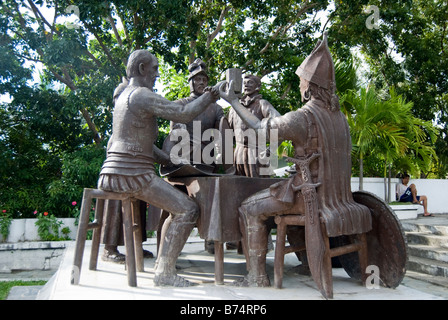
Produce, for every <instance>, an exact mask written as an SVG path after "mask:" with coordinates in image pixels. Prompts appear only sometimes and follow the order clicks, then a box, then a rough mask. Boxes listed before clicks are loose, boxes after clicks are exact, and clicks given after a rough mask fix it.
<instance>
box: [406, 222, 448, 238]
mask: <svg viewBox="0 0 448 320" xmlns="http://www.w3.org/2000/svg"><path fill="white" fill-rule="evenodd" d="M401 225H402V226H403V230H404V231H405V232H425V233H432V234H434V235H439V236H448V226H446V225H445V226H443V225H431V224H421V223H418V224H417V223H412V222H409V221H406V220H404V221H402V222H401Z"/></svg>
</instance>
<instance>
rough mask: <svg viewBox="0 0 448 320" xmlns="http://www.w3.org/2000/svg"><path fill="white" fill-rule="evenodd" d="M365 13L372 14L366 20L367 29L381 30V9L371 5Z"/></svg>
mask: <svg viewBox="0 0 448 320" xmlns="http://www.w3.org/2000/svg"><path fill="white" fill-rule="evenodd" d="M364 12H365V13H371V12H372V14H371V15H370V16H368V17H367V19H366V27H367V29H369V30H372V29H379V28H380V26H379V24H378V21H379V20H380V9H379V8H378V7H377V6H375V5H369V6H367V8H366V9H365V11H364Z"/></svg>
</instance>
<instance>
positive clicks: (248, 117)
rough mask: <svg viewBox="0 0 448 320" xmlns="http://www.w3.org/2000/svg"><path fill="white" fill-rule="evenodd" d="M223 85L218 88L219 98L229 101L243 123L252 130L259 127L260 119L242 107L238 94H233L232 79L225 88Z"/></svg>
mask: <svg viewBox="0 0 448 320" xmlns="http://www.w3.org/2000/svg"><path fill="white" fill-rule="evenodd" d="M225 87H226V86H225V85H222V86H221V87H220V88H219V95H220V96H221V98H223V99H224V100H226V101H227V102H228V103H230V105H231V106H232V108H233V109H234V110H235V112H236V113H237V114H238V115H239V116H240V117H241V119H242V120H243V121H244V123H245V124H247V125H248V126H249V128H252V129H254V130H258V129H261V121H260V120H259V119H258V118H257V117H256V116H254V115H253V114H251V113H250V112H249V111H247V109H246V108H244V107H243V106H242V104H241V103H240V100H239V98H238V96H237V95H236V94H235V90H234V83H233V80H232V81H230V83H229V85H228V86H227V90H226V89H225Z"/></svg>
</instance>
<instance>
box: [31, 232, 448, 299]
mask: <svg viewBox="0 0 448 320" xmlns="http://www.w3.org/2000/svg"><path fill="white" fill-rule="evenodd" d="M88 244H89V242H88ZM144 247H145V249H147V250H150V251H152V252H155V251H156V247H155V243H154V242H153V241H152V242H151V241H150V242H149V243H146V244H145V245H144ZM121 250H122V251H124V248H121ZM73 252H74V246H70V247H68V248H67V251H66V254H65V257H64V259H63V262H62V264H61V267H60V268H59V271H58V273H57V274H55V276H54V277H53V278H52V279H51V280H50V282H49V283H48V284H47V285H46V286H45V287H44V288H43V290H41V292H40V293H39V295H38V299H50V300H51V299H57V300H78V299H93V300H95V299H107V300H115V299H117V300H127V299H129V300H138V299H143V300H302V299H303V300H322V299H323V297H322V296H321V294H320V293H319V291H318V290H317V289H316V286H315V284H314V282H313V280H312V279H311V278H310V277H309V276H304V275H298V274H297V273H295V271H294V270H295V269H294V267H295V266H296V265H297V264H298V260H297V258H296V257H295V255H294V254H288V255H286V257H285V274H284V280H283V286H284V288H283V289H275V288H238V287H234V286H232V282H233V281H234V280H236V279H238V278H240V277H241V276H242V275H244V274H245V273H246V271H245V268H246V266H245V260H244V258H243V256H241V255H238V254H237V253H236V252H235V251H226V252H225V261H224V263H225V265H224V272H225V279H224V281H225V284H224V285H220V286H218V285H215V284H214V259H213V256H212V255H210V254H208V253H206V252H205V251H204V244H203V240H201V239H199V238H194V237H193V238H190V240H189V242H188V243H187V245H186V246H185V248H184V250H183V252H182V254H181V255H180V257H179V259H178V263H177V266H178V273H179V274H180V275H182V276H185V277H186V278H187V279H189V280H190V281H193V282H195V283H196V284H197V285H196V286H193V287H189V288H171V287H155V286H154V285H153V281H152V280H153V277H154V272H153V267H154V259H145V272H143V273H138V274H137V283H138V287H137V288H131V287H128V286H127V277H126V271H125V269H124V266H123V265H116V264H112V263H106V262H103V261H101V260H99V263H98V271H90V270H88V265H87V264H88V254H89V248H88V247H86V251H85V252H86V253H85V256H84V260H83V269H82V272H81V278H80V285H78V286H73V285H70V272H71V264H72V261H73ZM273 255H274V253H273V251H271V252H270V253H269V255H268V261H267V269H268V273H269V274H270V277H271V281H272V282H273V263H274V257H273ZM333 279H334V300H444V299H448V289H447V288H442V287H440V288H437V290H435V287H437V286H433V285H431V284H429V283H423V282H420V281H419V280H414V279H411V278H407V277H405V279H404V281H403V284H402V285H400V286H399V287H398V288H396V289H388V288H383V287H380V288H379V289H367V288H366V287H364V286H362V285H361V284H360V283H359V282H358V281H355V280H353V279H351V278H350V277H349V276H348V275H347V274H346V273H345V271H344V270H343V269H338V268H335V269H333Z"/></svg>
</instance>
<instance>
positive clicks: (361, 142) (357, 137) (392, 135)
mask: <svg viewBox="0 0 448 320" xmlns="http://www.w3.org/2000/svg"><path fill="white" fill-rule="evenodd" d="M341 101H342V103H341V105H343V106H344V108H343V112H345V114H346V116H347V121H348V123H349V126H350V135H351V137H352V144H353V152H354V156H357V157H358V158H359V166H360V169H359V170H360V173H359V188H360V190H363V171H364V169H363V162H364V157H365V156H366V155H367V154H369V153H371V152H380V153H381V154H383V155H384V156H385V159H389V158H394V157H396V156H397V155H398V154H401V153H403V152H404V151H405V150H406V148H407V146H408V145H409V141H408V139H407V137H406V135H405V132H404V131H403V129H402V128H401V127H400V126H399V123H400V119H401V118H402V116H403V115H402V112H401V111H402V110H400V109H398V108H392V107H391V105H390V103H387V102H385V101H383V100H381V98H380V94H379V93H378V92H377V90H376V89H375V88H374V87H368V88H361V89H360V90H358V91H355V90H348V91H347V92H346V93H345V94H344V95H343V96H342V97H341Z"/></svg>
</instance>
